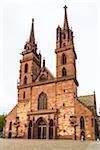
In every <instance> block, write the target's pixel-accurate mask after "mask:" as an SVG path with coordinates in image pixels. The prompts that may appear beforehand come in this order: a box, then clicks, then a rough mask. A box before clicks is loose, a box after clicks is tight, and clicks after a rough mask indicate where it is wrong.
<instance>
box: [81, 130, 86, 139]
mask: <svg viewBox="0 0 100 150" xmlns="http://www.w3.org/2000/svg"><path fill="white" fill-rule="evenodd" d="M81 140H83V141H84V140H85V132H84V131H81Z"/></svg>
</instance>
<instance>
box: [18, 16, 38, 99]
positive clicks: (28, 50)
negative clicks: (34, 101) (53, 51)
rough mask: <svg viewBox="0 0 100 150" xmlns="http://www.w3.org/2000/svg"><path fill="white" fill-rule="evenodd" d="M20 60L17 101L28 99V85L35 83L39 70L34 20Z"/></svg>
mask: <svg viewBox="0 0 100 150" xmlns="http://www.w3.org/2000/svg"><path fill="white" fill-rule="evenodd" d="M21 55H22V59H21V60H20V76H19V86H18V91H19V96H18V99H19V100H20V99H21V100H23V99H30V94H29V95H28V93H31V92H29V91H30V90H28V87H29V85H31V84H32V83H34V82H35V80H36V78H37V76H38V75H39V72H40V68H41V54H40V53H39V54H38V53H37V44H36V42H35V34H34V19H32V25H31V31H30V36H29V40H28V41H27V42H26V44H25V45H24V50H23V51H22V53H21Z"/></svg>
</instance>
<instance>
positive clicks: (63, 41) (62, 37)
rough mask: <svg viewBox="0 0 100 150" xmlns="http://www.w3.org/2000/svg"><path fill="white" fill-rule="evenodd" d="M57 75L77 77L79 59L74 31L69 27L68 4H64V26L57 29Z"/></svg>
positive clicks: (58, 76)
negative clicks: (77, 61) (76, 61)
mask: <svg viewBox="0 0 100 150" xmlns="http://www.w3.org/2000/svg"><path fill="white" fill-rule="evenodd" d="M55 53H56V77H57V78H64V77H67V78H71V77H74V78H76V63H75V60H76V59H77V56H76V53H75V50H74V43H73V31H72V30H71V29H70V28H69V23H68V16H67V6H66V5H65V6H64V23H63V28H61V27H60V26H58V27H57V29H56V50H55Z"/></svg>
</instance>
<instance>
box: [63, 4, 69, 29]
mask: <svg viewBox="0 0 100 150" xmlns="http://www.w3.org/2000/svg"><path fill="white" fill-rule="evenodd" d="M68 28H69V27H68V18H67V6H66V5H65V6H64V26H63V29H64V30H67V29H68Z"/></svg>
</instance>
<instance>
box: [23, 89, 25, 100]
mask: <svg viewBox="0 0 100 150" xmlns="http://www.w3.org/2000/svg"><path fill="white" fill-rule="evenodd" d="M24 98H25V91H24V93H23V99H24Z"/></svg>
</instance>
